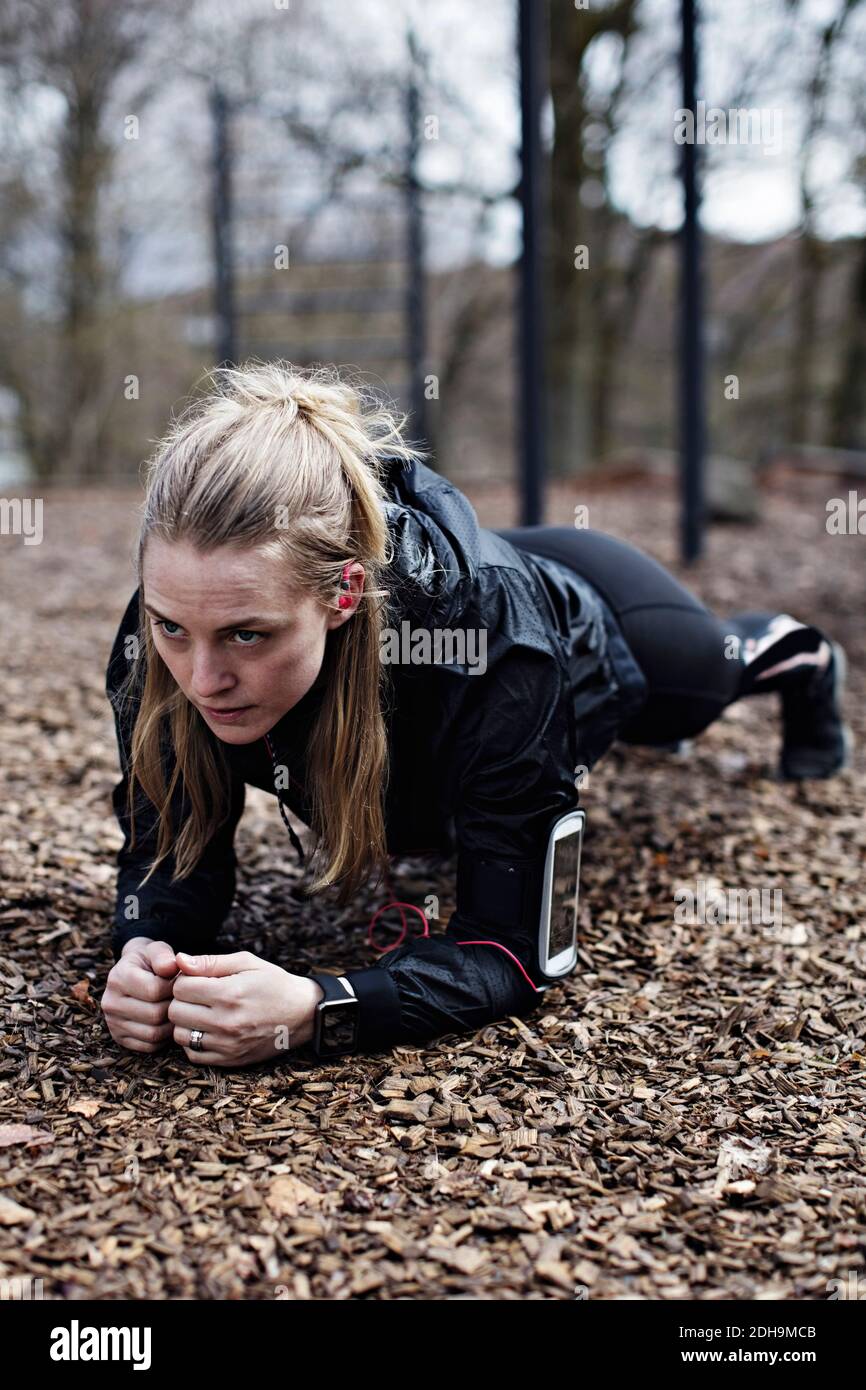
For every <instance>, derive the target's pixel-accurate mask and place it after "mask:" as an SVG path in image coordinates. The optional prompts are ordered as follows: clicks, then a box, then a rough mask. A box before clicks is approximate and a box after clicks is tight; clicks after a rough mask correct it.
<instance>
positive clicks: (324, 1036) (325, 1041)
mask: <svg viewBox="0 0 866 1390" xmlns="http://www.w3.org/2000/svg"><path fill="white" fill-rule="evenodd" d="M320 1011H321V1019H322V1031H321V1044H320V1045H321V1050H322V1051H323V1052H343V1051H345V1052H350V1051H351V1050H352V1048H353V1047H354V1046H355V1037H356V1034H357V1030H358V1001H357V999H347V1000H346V1002H345V1004H344V1003H343V1001H342V1000H336V1001H334V1002H333V1003H332V1002H330V1001H328V1002H327V1003H325V1004H322V1005H321V1006H320Z"/></svg>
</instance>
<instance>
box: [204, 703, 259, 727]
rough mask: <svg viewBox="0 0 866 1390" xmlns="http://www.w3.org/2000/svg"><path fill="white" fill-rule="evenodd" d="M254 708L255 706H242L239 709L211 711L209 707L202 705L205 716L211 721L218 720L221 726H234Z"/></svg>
mask: <svg viewBox="0 0 866 1390" xmlns="http://www.w3.org/2000/svg"><path fill="white" fill-rule="evenodd" d="M253 708H254V706H253V705H241V706H239V707H238V708H237V709H211V708H210V706H209V705H202V709H203V710H204V712H205V714H206V715H207V716H208V717H209V718H210V719H216V720H217V722H218V723H219V724H233V723H234V722H235V720H237V719H242V718H243V716H244V715H245V714H247V713H248V712H249V711H250V710H251V709H253Z"/></svg>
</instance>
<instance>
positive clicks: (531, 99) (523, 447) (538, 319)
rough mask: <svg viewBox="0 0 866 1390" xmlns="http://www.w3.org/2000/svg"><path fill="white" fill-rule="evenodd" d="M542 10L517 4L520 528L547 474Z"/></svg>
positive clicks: (535, 521) (538, 512)
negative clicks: (520, 230)
mask: <svg viewBox="0 0 866 1390" xmlns="http://www.w3.org/2000/svg"><path fill="white" fill-rule="evenodd" d="M545 9H546V7H545V6H544V5H542V4H540V3H539V0H520V5H519V47H520V129H521V146H520V161H521V178H520V203H521V209H522V213H523V250H522V253H521V257H520V311H519V315H518V344H517V357H518V368H519V397H518V399H519V401H520V503H521V505H520V525H521V526H538V525H541V523H542V520H543V486H544V477H545V473H546V429H545V402H544V296H543V279H542V256H543V245H542V229H543V217H544V210H543V176H542V169H543V162H544V154H543V150H542V145H541V120H540V116H541V101H542V77H541V73H542V67H541V64H542V54H543V52H544V36H545V32H546V26H545ZM575 80H577V79H576V77H575Z"/></svg>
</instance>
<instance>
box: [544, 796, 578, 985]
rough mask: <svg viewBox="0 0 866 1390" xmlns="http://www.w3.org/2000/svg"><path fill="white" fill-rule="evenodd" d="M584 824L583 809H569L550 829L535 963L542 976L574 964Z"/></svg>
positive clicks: (561, 972) (562, 971) (571, 968)
mask: <svg viewBox="0 0 866 1390" xmlns="http://www.w3.org/2000/svg"><path fill="white" fill-rule="evenodd" d="M585 825H586V812H585V811H583V810H580V811H569V812H568V813H567V814H566V815H564V816H562V817H560V819H559V820H558V821H557V822H556V823H555V825H554V826H553V829H552V830H551V832H550V839H549V841H548V845H547V858H546V860H545V864H544V882H543V887H542V894H541V923H540V926H539V932H538V964H539V968H540V970H541V972H542V974H544V975H548V976H554V977H555V976H558V975H567V974H568V973H569V971H571V970H573V969H574V967H575V965H576V964H577V907H578V899H579V895H580V854H581V849H582V848H583V831H584V826H585Z"/></svg>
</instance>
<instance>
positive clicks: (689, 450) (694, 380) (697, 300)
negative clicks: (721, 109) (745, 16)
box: [679, 0, 705, 564]
mask: <svg viewBox="0 0 866 1390" xmlns="http://www.w3.org/2000/svg"><path fill="white" fill-rule="evenodd" d="M696 25H697V20H696V15H695V0H682V80H683V108H684V109H685V110H686V111H691V112H692V113H693V114H694V115H695V117H696V114H697V111H696V106H695V89H696V86H697V64H698V48H697V34H696ZM695 134H696V132H695ZM682 151H683V155H682V180H683V202H684V210H685V215H684V219H683V225H682V229H681V236H680V240H681V254H682V260H681V299H680V361H679V378H680V394H681V400H680V424H681V436H680V484H681V489H682V499H681V514H680V546H681V554H682V559H683V562H684V563H685V564H690V563H691V562H692V561H693V560H695V559H697V557H698V556H699V555H700V553H701V547H702V543H703V526H704V476H703V474H704V431H705V421H704V397H703V389H704V371H703V366H704V364H703V308H702V303H701V289H702V286H701V229H700V225H699V220H698V213H699V207H700V190H699V186H698V177H697V173H698V171H697V145H696V143H695V142H694V141H686V142H685V143H684V144H683V146H682Z"/></svg>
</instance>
